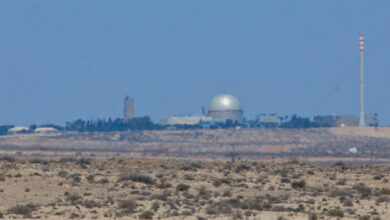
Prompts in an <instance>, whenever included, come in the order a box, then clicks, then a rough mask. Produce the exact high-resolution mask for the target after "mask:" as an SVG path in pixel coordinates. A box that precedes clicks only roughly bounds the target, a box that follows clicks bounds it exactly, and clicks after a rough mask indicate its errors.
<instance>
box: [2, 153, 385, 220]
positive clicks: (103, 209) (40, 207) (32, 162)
mask: <svg viewBox="0 0 390 220" xmlns="http://www.w3.org/2000/svg"><path fill="white" fill-rule="evenodd" d="M389 172H390V167H389V166H387V165H373V166H370V165H345V164H344V163H342V162H337V163H334V164H328V165H314V164H306V163H302V162H300V161H298V160H290V161H289V162H285V163H274V164H273V163H263V162H261V161H244V160H238V161H236V162H235V163H231V162H226V161H212V162H205V161H202V162H201V161H178V160H176V161H175V160H120V159H104V160H91V159H86V158H63V159H24V158H12V157H3V158H1V159H0V212H1V214H0V216H1V217H3V218H24V217H25V218H44V219H46V218H50V219H69V218H74V219H80V218H85V219H103V218H106V219H197V220H198V219H267V220H268V219H275V220H283V219H291V220H292V219H308V220H315V219H337V218H341V219H364V220H367V219H371V220H372V219H375V220H379V219H390V209H388V203H389V202H390V197H389V196H390V184H389V182H388V178H389V176H388V174H389Z"/></svg>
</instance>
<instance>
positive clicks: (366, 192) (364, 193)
mask: <svg viewBox="0 0 390 220" xmlns="http://www.w3.org/2000/svg"><path fill="white" fill-rule="evenodd" d="M352 189H354V190H356V191H357V192H359V193H360V196H361V197H362V198H369V197H370V196H371V194H372V191H371V189H370V188H369V187H367V186H365V185H364V184H363V183H359V184H355V185H354V186H353V187H352Z"/></svg>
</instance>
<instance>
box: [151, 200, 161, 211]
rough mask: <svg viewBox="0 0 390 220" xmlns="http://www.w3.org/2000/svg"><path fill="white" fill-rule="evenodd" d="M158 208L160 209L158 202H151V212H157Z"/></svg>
mask: <svg viewBox="0 0 390 220" xmlns="http://www.w3.org/2000/svg"><path fill="white" fill-rule="evenodd" d="M159 208H160V203H159V202H153V204H152V209H153V211H155V212H157V211H158V209H159Z"/></svg>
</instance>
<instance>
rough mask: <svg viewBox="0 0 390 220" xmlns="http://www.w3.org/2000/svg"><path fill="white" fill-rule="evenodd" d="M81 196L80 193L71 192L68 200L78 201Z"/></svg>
mask: <svg viewBox="0 0 390 220" xmlns="http://www.w3.org/2000/svg"><path fill="white" fill-rule="evenodd" d="M80 199H81V196H80V195H79V194H78V193H70V194H67V195H66V201H69V202H72V203H75V202H76V201H78V200H80Z"/></svg>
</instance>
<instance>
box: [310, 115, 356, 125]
mask: <svg viewBox="0 0 390 220" xmlns="http://www.w3.org/2000/svg"><path fill="white" fill-rule="evenodd" d="M313 122H314V123H316V124H318V125H319V126H320V127H351V126H358V125H359V120H358V119H357V118H356V117H355V116H353V115H323V116H316V117H314V120H313Z"/></svg>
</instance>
